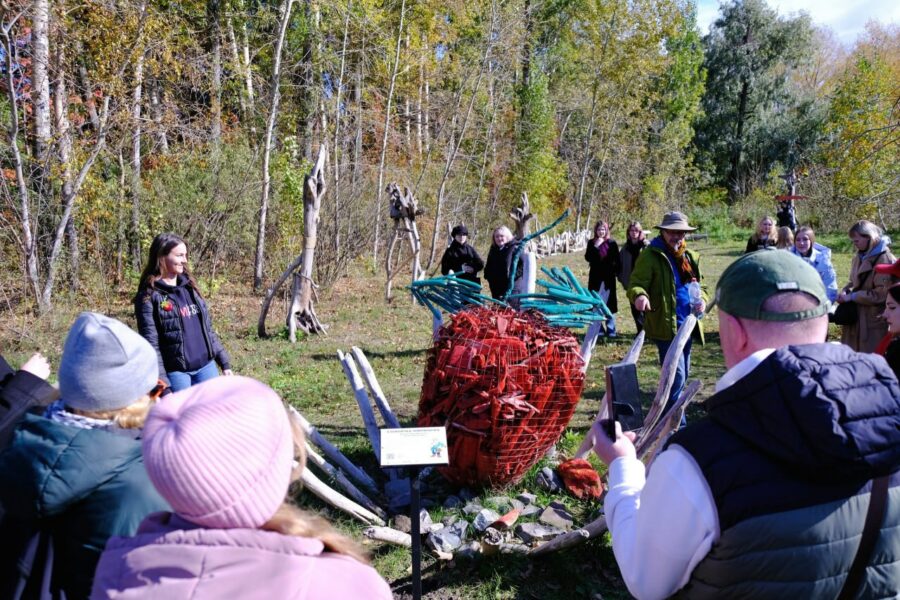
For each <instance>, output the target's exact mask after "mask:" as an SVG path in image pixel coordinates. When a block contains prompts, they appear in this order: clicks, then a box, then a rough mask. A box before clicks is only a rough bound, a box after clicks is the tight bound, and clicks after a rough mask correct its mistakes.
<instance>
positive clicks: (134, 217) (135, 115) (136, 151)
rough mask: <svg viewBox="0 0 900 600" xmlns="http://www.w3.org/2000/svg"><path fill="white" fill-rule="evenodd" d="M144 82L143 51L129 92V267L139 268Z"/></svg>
mask: <svg viewBox="0 0 900 600" xmlns="http://www.w3.org/2000/svg"><path fill="white" fill-rule="evenodd" d="M143 83H144V53H143V51H139V52H138V54H137V57H136V58H135V61H134V88H133V89H132V92H131V127H132V129H131V267H132V268H133V269H134V270H135V271H140V269H141V95H142V92H143Z"/></svg>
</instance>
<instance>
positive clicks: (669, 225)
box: [656, 211, 697, 231]
mask: <svg viewBox="0 0 900 600" xmlns="http://www.w3.org/2000/svg"><path fill="white" fill-rule="evenodd" d="M656 228H657V229H669V230H671V231H696V230H697V228H696V227H691V226H690V225H688V218H687V215H685V214H684V213H680V212H678V211H672V212H667V213H666V214H665V215H663V220H662V223H660V224H659V225H657V226H656Z"/></svg>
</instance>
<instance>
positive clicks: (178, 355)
mask: <svg viewBox="0 0 900 600" xmlns="http://www.w3.org/2000/svg"><path fill="white" fill-rule="evenodd" d="M177 285H178V286H186V289H187V290H188V293H189V294H190V296H191V298H192V299H193V300H194V302H195V303H196V304H197V307H198V308H199V309H200V320H201V322H202V323H203V328H202V329H203V339H204V342H205V343H206V347H207V349H208V350H209V356H210V358H211V359H215V361H216V363H218V365H219V366H220V367H221V368H222V369H223V370H225V369H230V368H231V359H230V358H229V357H228V353H227V352H226V351H225V348H224V347H223V346H222V342H221V341H219V336H217V335H216V332H215V331H213V328H212V320H211V319H210V316H209V309H208V308H207V306H206V302H204V301H203V298H201V297H200V294H198V293H197V292H196V291H195V290H194V289H193V288H192V287H191V286H190V285H188V283H187V279H186V278H184V277H182V276H181V275H179V276H178V283H177ZM166 300H167V294H166V293H165V292H163V291H161V290H159V289H156V288H142V289H140V290H139V291H138V293H137V296H135V297H134V314H135V317H136V318H137V324H138V332H139V333H140V334H141V335H142V336H144V338H145V339H146V340H147V341H148V342H150V345H151V346H153V347H154V348H155V349H156V355H157V357H158V358H159V378H160V379H162V380H163V381H165V382H166V383H169V377H168V375H167V374H166V373H167V372H169V371H187V370H188V369H187V364H186V362H185V356H184V330H183V329H182V325H181V316H180V315H179V314H178V311H177V310H165V308H164V307H163V304H164V303H165V302H166Z"/></svg>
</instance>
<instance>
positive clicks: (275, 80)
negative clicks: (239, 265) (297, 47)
mask: <svg viewBox="0 0 900 600" xmlns="http://www.w3.org/2000/svg"><path fill="white" fill-rule="evenodd" d="M293 4H294V0H284V4H283V5H282V7H283V8H282V13H281V22H280V23H279V25H278V40H277V42H276V44H275V64H274V66H273V67H272V95H271V102H270V107H269V118H268V119H267V120H266V135H265V139H264V141H263V161H262V191H261V192H260V197H259V220H258V226H257V229H256V257H255V260H254V267H253V289H254V291H255V290H258V289H259V287H260V286H261V285H262V279H263V262H264V256H265V248H266V215H267V213H268V211H269V188H270V186H271V178H270V176H269V160H270V158H271V154H272V138H273V137H274V136H275V122H276V120H277V118H278V102H279V100H280V99H281V92H280V91H279V82H280V80H281V54H282V49H283V48H284V38H285V34H286V33H287V26H288V22H289V21H290V20H291V8H292V6H293Z"/></svg>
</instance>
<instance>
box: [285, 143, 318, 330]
mask: <svg viewBox="0 0 900 600" xmlns="http://www.w3.org/2000/svg"><path fill="white" fill-rule="evenodd" d="M326 155H327V149H326V144H325V143H324V142H322V144H321V145H320V146H319V157H318V158H317V159H316V164H315V166H313V169H312V171H311V172H310V173H309V175H307V176H306V178H305V179H304V182H303V253H302V254H301V256H302V259H303V260H302V262H301V263H300V271H299V272H294V283H293V285H292V286H291V304H290V308H289V309H288V314H287V327H288V338H289V339H290V340H291V342H296V341H297V329H302V330H303V331H304V332H306V333H307V334H312V333H325V326H324V325H322V323H321V322H320V321H319V317H317V316H316V310H315V308H314V306H313V293H314V289H315V287H316V286H315V284H314V283H313V279H312V274H313V259H314V258H315V255H316V235H317V233H318V229H319V210H320V209H321V208H322V197H323V196H324V195H325V187H326V186H325V157H326Z"/></svg>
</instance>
